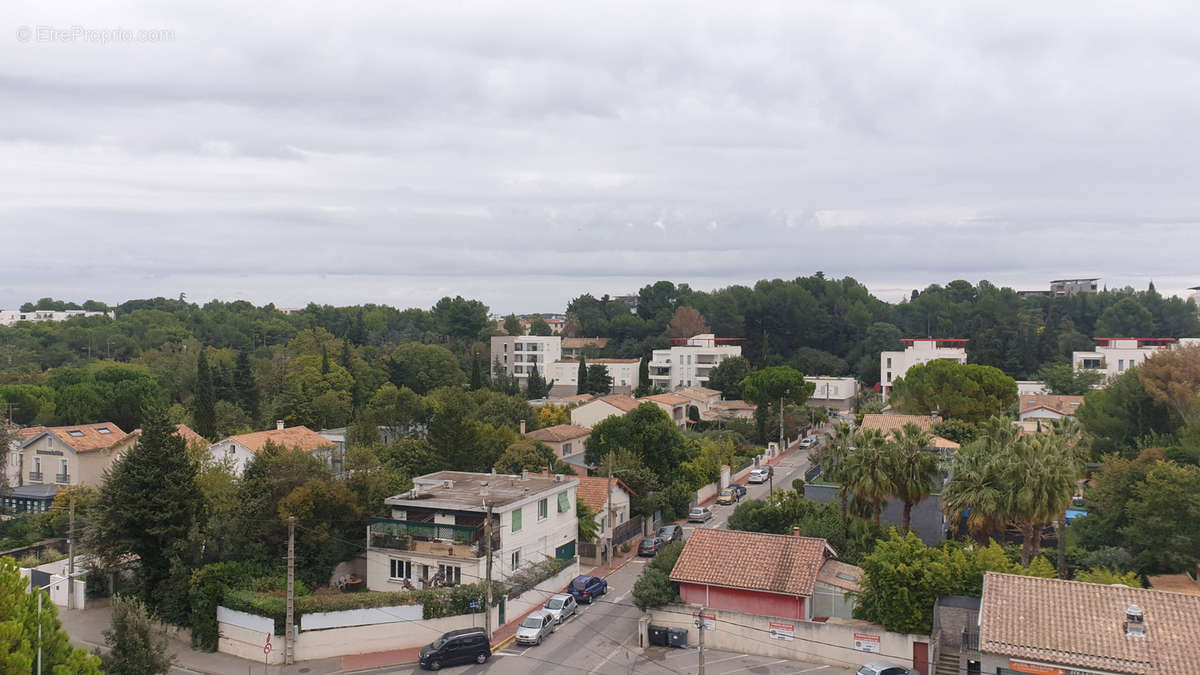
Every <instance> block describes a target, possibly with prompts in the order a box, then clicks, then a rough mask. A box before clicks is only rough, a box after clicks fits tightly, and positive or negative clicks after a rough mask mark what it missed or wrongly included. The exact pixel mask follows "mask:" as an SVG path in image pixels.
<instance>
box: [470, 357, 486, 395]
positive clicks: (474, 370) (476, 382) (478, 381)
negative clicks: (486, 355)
mask: <svg viewBox="0 0 1200 675" xmlns="http://www.w3.org/2000/svg"><path fill="white" fill-rule="evenodd" d="M482 388H483V368H481V367H480V365H479V354H475V355H474V358H473V359H472V360H471V391H476V390H478V389H482Z"/></svg>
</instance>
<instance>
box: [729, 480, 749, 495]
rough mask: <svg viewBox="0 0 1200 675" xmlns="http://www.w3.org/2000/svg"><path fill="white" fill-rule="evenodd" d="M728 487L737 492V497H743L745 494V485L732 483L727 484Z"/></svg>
mask: <svg viewBox="0 0 1200 675" xmlns="http://www.w3.org/2000/svg"><path fill="white" fill-rule="evenodd" d="M729 489H730V490H733V491H734V492H736V493H737V497H738V499H743V498H745V496H746V486H745V485H739V484H737V483H733V484H731V485H730V486H729Z"/></svg>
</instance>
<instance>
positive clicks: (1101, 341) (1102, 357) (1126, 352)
mask: <svg viewBox="0 0 1200 675" xmlns="http://www.w3.org/2000/svg"><path fill="white" fill-rule="evenodd" d="M1096 342H1097V345H1096V348H1095V349H1094V350H1092V351H1090V352H1075V353H1073V354H1072V355H1071V363H1072V364H1073V365H1074V366H1075V370H1095V371H1099V372H1101V373H1102V374H1103V375H1104V377H1105V378H1109V377H1112V376H1114V375H1120V374H1121V373H1123V372H1125V371H1126V370H1129V369H1130V368H1132V367H1134V366H1136V365H1139V364H1141V363H1142V361H1145V360H1146V359H1148V358H1150V356H1152V355H1153V354H1154V353H1155V352H1158V351H1160V350H1163V349H1169V348H1171V347H1172V346H1174V345H1182V346H1186V345H1194V344H1200V338H1180V339H1178V340H1176V339H1175V338H1096Z"/></svg>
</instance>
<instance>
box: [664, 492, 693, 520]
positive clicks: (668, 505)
mask: <svg viewBox="0 0 1200 675" xmlns="http://www.w3.org/2000/svg"><path fill="white" fill-rule="evenodd" d="M695 497H696V491H695V490H693V489H692V488H690V487H688V486H687V485H686V484H684V483H672V484H671V485H670V486H668V487H667V489H665V490H663V491H662V514H663V520H665V521H672V520H679V519H680V518H683V517H685V516H687V514H688V509H689V508H691V505H692V500H693V499H695Z"/></svg>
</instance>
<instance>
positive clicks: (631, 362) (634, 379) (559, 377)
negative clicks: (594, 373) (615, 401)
mask: <svg viewBox="0 0 1200 675" xmlns="http://www.w3.org/2000/svg"><path fill="white" fill-rule="evenodd" d="M586 363H587V365H588V366H593V365H601V366H604V369H605V370H606V371H608V376H609V377H611V378H612V390H613V393H617V394H630V393H633V391H634V390H635V389H637V388H638V370H639V369H640V368H641V364H642V360H641V359H590V360H587V361H586ZM550 370H551V374H550V375H545V374H543V377H545V378H546V379H547V380H554V384H555V386H569V387H578V386H579V362H578V361H555V362H554V364H553V366H552V367H551V369H550Z"/></svg>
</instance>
